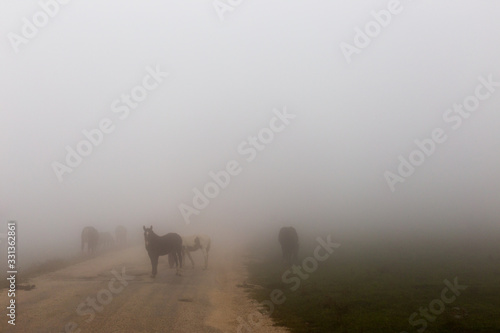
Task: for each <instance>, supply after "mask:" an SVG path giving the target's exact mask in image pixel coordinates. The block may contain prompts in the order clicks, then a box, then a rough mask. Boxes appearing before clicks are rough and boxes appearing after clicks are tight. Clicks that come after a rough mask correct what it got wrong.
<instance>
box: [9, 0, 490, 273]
mask: <svg viewBox="0 0 500 333" xmlns="http://www.w3.org/2000/svg"><path fill="white" fill-rule="evenodd" d="M233 4H234V5H233V6H232V7H231V9H224V10H222V9H221V8H219V9H217V8H216V7H214V2H211V1H176V2H174V1H163V2H157V1H153V2H138V1H108V2H106V3H102V2H95V1H85V2H81V1H72V2H69V3H68V4H60V5H58V6H59V7H58V8H59V9H58V10H57V12H56V13H54V14H53V17H50V18H49V19H48V22H47V23H46V24H40V25H41V27H39V28H38V29H37V32H36V33H33V31H31V32H32V33H33V34H34V36H31V37H29V38H28V37H26V36H24V35H23V29H24V30H25V32H26V31H28V30H30V29H29V28H25V27H24V28H23V25H25V24H26V21H23V18H24V17H26V18H27V20H28V21H30V22H33V15H34V14H36V13H37V12H39V11H40V10H41V9H40V5H39V4H38V2H36V1H23V2H11V1H10V2H2V3H0V21H1V22H2V25H1V28H0V29H1V35H2V36H4V37H5V38H2V40H1V41H0V52H1V54H2V61H1V62H0V69H1V71H0V72H1V73H2V75H1V76H0V101H1V112H0V156H1V161H0V184H1V185H0V220H2V224H3V225H2V226H1V229H0V232H5V230H6V223H7V221H10V220H15V221H17V223H18V245H17V246H18V251H19V253H20V258H19V262H20V265H22V264H23V263H24V264H25V265H28V264H29V263H32V262H39V261H41V260H45V259H47V258H51V257H54V256H65V255H69V254H72V253H78V251H79V250H80V249H79V247H80V232H81V230H82V228H83V227H84V226H87V225H92V226H95V227H96V228H97V229H98V230H99V231H113V230H114V228H115V227H116V226H117V225H124V226H126V227H127V229H128V230H129V232H130V233H133V232H137V235H136V236H134V237H137V238H138V239H139V240H140V237H141V232H142V226H143V225H147V226H149V225H153V227H154V229H155V230H156V231H157V232H158V233H160V234H163V233H167V232H178V233H180V234H194V233H207V234H209V235H211V237H212V238H213V239H214V244H215V243H216V242H220V243H224V242H226V241H233V242H234V244H238V242H239V241H242V242H245V241H250V239H258V238H259V237H264V238H266V239H274V240H276V237H277V233H278V230H279V228H280V227H281V226H283V225H293V226H295V227H296V228H297V230H298V231H299V234H302V235H305V234H307V235H308V236H305V237H306V238H307V237H310V238H311V239H313V237H314V235H317V234H323V233H325V232H329V233H332V234H333V235H344V236H343V241H349V237H350V236H353V237H354V236H356V237H365V238H366V239H370V238H371V237H378V236H381V235H384V237H388V238H391V239H395V240H396V239H398V238H399V237H401V239H403V237H410V238H411V236H410V235H417V234H418V233H423V234H427V235H435V236H436V237H438V236H439V237H444V238H445V237H446V235H448V234H450V235H451V234H453V235H461V236H467V235H469V236H470V237H471V240H473V239H475V240H477V239H481V236H477V235H479V234H480V235H487V234H489V235H490V236H491V235H493V233H492V232H493V231H494V232H498V229H499V224H498V217H499V216H500V214H499V213H500V205H499V204H498V203H499V202H498V198H499V197H498V189H499V188H500V177H498V175H497V171H498V170H499V168H500V159H499V158H498V153H497V152H498V148H499V145H500V135H499V132H498V128H499V125H500V114H499V112H498V110H499V107H500V96H499V95H500V92H499V91H498V90H499V88H500V85H499V84H498V82H500V63H499V61H498V59H500V47H499V46H498V40H499V38H498V37H499V32H500V22H499V21H498V19H497V16H498V15H497V13H498V10H499V9H500V5H499V4H498V3H494V2H489V1H463V0H460V1H457V0H454V1H440V2H439V3H437V2H435V1H407V0H402V1H401V2H400V4H399V7H398V13H397V14H392V15H391V18H390V22H386V23H385V25H386V26H382V27H381V26H380V24H379V28H380V31H379V33H378V34H376V36H374V37H368V39H369V42H366V40H364V42H366V43H368V45H362V47H360V46H359V45H358V47H357V46H356V45H357V44H356V36H357V34H358V35H359V33H358V32H357V31H360V30H361V31H364V29H365V26H366V25H367V24H368V23H369V22H372V21H374V20H375V19H374V16H373V14H372V11H376V12H380V11H381V10H386V9H387V8H388V7H387V6H388V2H385V1H356V2H347V1H335V2H334V1H307V2H306V1H274V2H269V1H242V2H239V4H237V1H234V2H233ZM218 11H219V12H218ZM221 17H222V18H223V20H222V19H221ZM42 23H43V22H42ZM357 28H359V29H360V30H356V29H357ZM13 34H15V35H17V36H18V37H13V36H14V35H13ZM372 34H373V33H372ZM365 35H366V34H365ZM23 36H24V37H23ZM365 37H366V36H365ZM357 38H358V40H357V41H358V42H359V43H361V42H362V41H360V39H361V40H362V39H363V37H359V36H358V37H357ZM365 39H366V38H365ZM343 43H344V44H343ZM359 43H358V44H359ZM346 44H349V45H350V49H349V50H352V49H353V48H356V52H354V51H353V52H351V53H350V54H349V52H347V51H346ZM342 45H343V46H342ZM346 52H347V53H346ZM152 73H155V74H152ZM167 73H168V74H167ZM148 75H149V76H148ZM488 81H489V82H490V83H489V84H485V83H484V82H488ZM144 82H146V83H144ZM138 86H139V87H141V86H145V87H146V89H145V88H144V87H143V88H137V89H135V88H136V87H138ZM478 86H481V87H480V88H478ZM148 87H149V88H148ZM134 89H135V90H134ZM134 91H135V94H136V95H135V96H136V97H137V98H135V99H133V100H132V102H129V103H127V102H126V100H125V99H126V98H127V96H129V97H128V98H130V95H131V94H132V92H134ZM478 91H479V96H481V98H480V97H477V98H475V99H474V98H468V97H470V96H477V94H478ZM144 93H145V94H144ZM124 95H125V97H123V96H124ZM124 98H125V99H124ZM467 98H468V99H467ZM474 101H475V102H477V103H478V105H477V106H475V105H473V104H474ZM466 102H470V103H472V106H471V104H469V107H470V108H473V109H474V110H473V111H470V112H469V111H462V113H459V112H458V111H453V110H452V109H453V106H454V104H463V103H466ZM287 115H288V116H287ZM287 117H288V118H287ZM106 119H108V122H107V123H106ZM273 119H274V120H273ZM103 120H104V125H103V123H102V121H103ZM97 128H100V132H99V133H100V134H95V136H94V140H96V142H98V144H97V145H94V144H92V145H91V146H90V148H89V146H88V144H87V145H86V146H85V144H81V145H80V148H81V150H82V151H84V152H85V154H87V153H88V154H87V156H83V157H82V156H80V157H81V162H80V163H78V158H75V157H73V159H74V160H73V162H74V164H75V165H76V166H74V167H71V166H68V161H67V158H68V157H67V156H68V150H67V147H69V148H70V149H72V150H75V151H76V150H77V147H78V145H79V144H80V143H81V142H82V140H87V143H88V142H89V141H88V140H89V139H88V138H87V137H86V136H85V134H83V132H82V131H88V133H91V131H93V130H95V129H97ZM103 128H104V129H105V130H108V132H109V133H104V132H103V131H102V129H103ZM265 128H267V130H263V129H265ZM435 129H441V132H439V131H438V133H437V134H436V135H435V139H433V140H434V141H431V143H429V140H431V139H430V138H432V137H433V134H432V133H433V131H434V130H435ZM92 133H95V132H92ZM259 133H260V139H259ZM252 138H253V139H252ZM256 138H257V139H256ZM436 138H437V139H436ZM252 140H253V141H252ZM255 140H259V141H257V143H255ZM415 140H418V141H419V142H427V146H424V147H427V148H420V151H423V152H421V153H415V154H414V155H413V158H414V161H417V162H418V163H417V164H419V165H417V166H414V167H408V166H406V168H407V169H405V167H400V165H401V163H403V162H401V160H400V159H399V157H400V155H401V156H402V158H403V159H405V160H406V161H408V160H409V156H410V154H412V152H414V151H415V150H418V149H419V146H418V145H417V144H416V143H415ZM425 140H427V141H425ZM436 140H438V141H439V140H441V142H436ZM262 141H266V143H265V144H263V142H262ZM252 142H254V143H255V144H254V143H252ZM432 142H433V143H432ZM425 149H427V152H426V151H425ZM89 151H90V152H89ZM75 161H76V162H75ZM231 161H233V162H232V166H230V167H228V163H229V164H231ZM234 161H236V162H234ZM61 168H62V169H61ZM398 168H403V169H404V170H406V171H407V173H409V174H410V175H408V176H407V177H406V176H402V175H401V173H400V172H399V171H398ZM408 168H409V169H414V170H413V172H412V171H408ZM68 169H70V171H68ZM229 169H231V170H232V171H233V173H234V174H230V173H229V171H224V173H222V174H221V173H220V172H221V170H229ZM58 170H59V171H58ZM404 170H403V171H404ZM211 172H212V173H213V174H212V176H211V174H210V173H211ZM388 172H389V173H391V174H392V175H393V176H395V177H399V178H397V179H399V180H398V181H394V179H396V178H390V177H393V176H388ZM403 173H404V172H403ZM214 174H219V178H218V180H219V182H220V183H221V184H223V186H222V185H218V184H217V183H216V181H215V180H214V179H213V175H214ZM388 177H389V179H392V180H393V182H392V185H391V180H388ZM208 183H213V184H214V186H211V187H210V186H209V190H208V191H209V195H208V196H207V195H206V193H204V191H205V187H206V186H207V184H208ZM221 187H223V188H221ZM196 189H197V190H199V191H200V192H201V193H202V194H203V193H204V194H205V195H204V196H205V200H203V199H199V198H198V200H200V201H199V204H198V205H199V207H202V206H203V208H199V207H198V208H197V207H195V204H194V203H193V200H196V199H195V197H196V193H197V192H196ZM210 191H212V192H210ZM210 196H212V197H213V198H210ZM207 201H208V204H207V203H206V202H207ZM183 205H184V206H183ZM205 205H206V207H205ZM182 207H184V208H182ZM186 207H189V208H186ZM183 209H184V216H183V213H182V212H183ZM186 209H187V210H186ZM195 211H196V213H193V212H195ZM186 216H188V218H186ZM188 222H189V223H188ZM376 235H378V236H376ZM403 235H404V236H403ZM492 237H493V236H492ZM237 240H238V241H237Z"/></svg>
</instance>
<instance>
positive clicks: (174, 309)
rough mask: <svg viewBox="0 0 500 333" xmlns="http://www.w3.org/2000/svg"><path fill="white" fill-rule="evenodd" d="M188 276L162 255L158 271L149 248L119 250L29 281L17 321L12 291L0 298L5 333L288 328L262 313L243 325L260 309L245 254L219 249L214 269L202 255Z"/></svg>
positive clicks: (0, 328)
mask: <svg viewBox="0 0 500 333" xmlns="http://www.w3.org/2000/svg"><path fill="white" fill-rule="evenodd" d="M193 258H194V260H195V261H196V260H197V259H198V260H197V262H198V267H195V268H194V269H193V268H191V267H190V266H189V264H188V267H185V268H184V269H183V270H182V273H181V276H176V275H175V270H174V269H169V268H168V265H167V257H166V256H164V257H160V264H159V265H158V275H157V276H156V278H154V279H152V278H150V276H149V275H150V272H151V264H150V262H149V258H148V256H147V252H146V250H145V249H144V247H143V246H141V247H139V246H137V247H133V248H128V249H125V250H122V251H113V252H108V253H106V254H102V255H100V256H96V257H95V258H92V259H89V260H86V261H84V262H81V263H79V264H75V265H72V266H69V267H66V268H64V269H61V270H59V271H56V272H52V273H48V274H45V275H42V276H39V277H36V278H33V279H31V280H30V281H29V283H30V284H34V285H35V286H36V287H35V288H34V289H32V290H29V291H27V290H17V291H16V297H15V299H16V320H15V324H16V325H15V326H12V325H10V324H8V323H7V321H8V320H9V317H8V316H6V306H8V305H9V303H8V302H9V298H8V296H7V290H6V289H3V290H2V293H1V296H0V304H1V308H2V309H4V310H3V311H2V313H3V315H2V319H1V320H2V322H1V323H0V331H1V332H23V333H35V332H81V333H84V332H106V333H113V332H117V333H118V332H120V333H126V332H182V333H186V332H207V333H210V332H238V331H239V332H245V333H246V332H250V331H249V330H248V328H251V329H252V332H275V333H280V332H287V331H286V330H284V329H282V328H278V327H273V326H272V322H271V320H270V318H268V317H262V318H261V319H260V320H259V321H258V324H256V325H255V326H253V325H252V326H250V325H247V326H246V327H243V326H241V321H240V322H238V320H237V318H238V317H240V318H245V320H246V318H248V316H249V314H251V313H252V312H255V311H256V310H257V309H258V305H257V304H256V302H254V301H252V300H251V299H249V297H248V295H247V293H246V292H245V289H244V288H242V287H241V286H242V284H244V283H245V280H246V272H245V269H244V266H243V265H242V260H241V255H237V254H235V253H230V254H227V253H226V254H222V253H217V252H216V251H212V253H211V254H210V258H209V269H208V270H205V271H204V270H202V269H201V264H202V261H201V260H200V259H201V256H200V257H198V256H197V257H196V258H195V257H193Z"/></svg>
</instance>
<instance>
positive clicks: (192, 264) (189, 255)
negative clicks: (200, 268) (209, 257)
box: [186, 251, 194, 268]
mask: <svg viewBox="0 0 500 333" xmlns="http://www.w3.org/2000/svg"><path fill="white" fill-rule="evenodd" d="M186 254H187V256H188V258H189V261H191V266H192V267H193V268H194V261H193V258H191V254H189V251H186Z"/></svg>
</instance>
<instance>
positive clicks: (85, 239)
mask: <svg viewBox="0 0 500 333" xmlns="http://www.w3.org/2000/svg"><path fill="white" fill-rule="evenodd" d="M98 242H99V232H97V229H96V228H94V227H85V228H83V230H82V252H84V249H85V244H87V253H89V254H91V253H95V251H96V250H97V244H98Z"/></svg>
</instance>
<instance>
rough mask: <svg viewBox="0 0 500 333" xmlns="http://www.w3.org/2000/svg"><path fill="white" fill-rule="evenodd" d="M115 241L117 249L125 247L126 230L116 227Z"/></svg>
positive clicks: (122, 227)
mask: <svg viewBox="0 0 500 333" xmlns="http://www.w3.org/2000/svg"><path fill="white" fill-rule="evenodd" d="M115 239H116V244H117V245H118V247H125V246H127V229H125V227H124V226H121V225H119V226H117V227H116V229H115Z"/></svg>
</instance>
